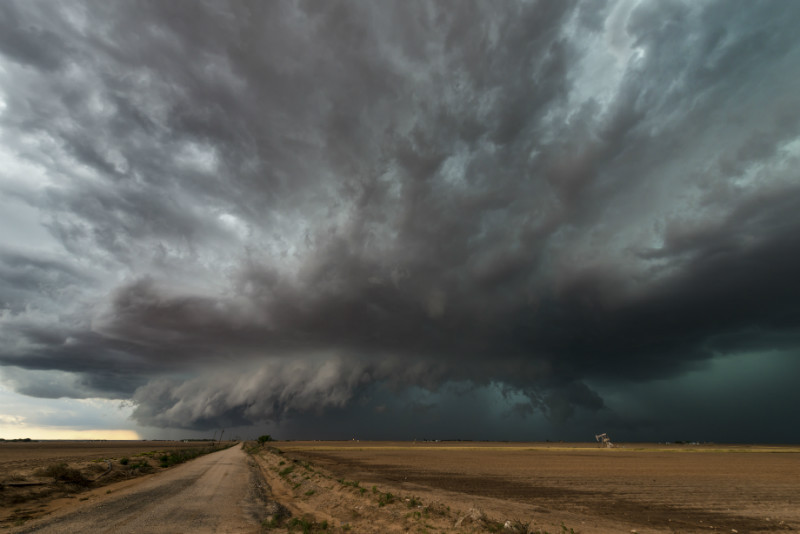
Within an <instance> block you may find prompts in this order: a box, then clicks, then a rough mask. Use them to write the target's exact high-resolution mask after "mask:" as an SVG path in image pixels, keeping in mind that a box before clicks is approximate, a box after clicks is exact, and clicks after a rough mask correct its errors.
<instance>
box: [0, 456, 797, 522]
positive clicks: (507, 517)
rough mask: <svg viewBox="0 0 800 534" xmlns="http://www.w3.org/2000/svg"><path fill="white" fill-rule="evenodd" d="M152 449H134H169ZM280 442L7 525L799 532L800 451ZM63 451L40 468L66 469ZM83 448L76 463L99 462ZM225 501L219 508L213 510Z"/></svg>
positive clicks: (99, 491) (56, 505)
mask: <svg viewBox="0 0 800 534" xmlns="http://www.w3.org/2000/svg"><path fill="white" fill-rule="evenodd" d="M150 444H152V443H147V444H140V445H141V448H139V449H137V450H139V451H142V452H148V451H149V450H150V451H151V450H156V449H157V448H158V449H161V450H164V449H165V447H164V446H163V445H164V442H158V447H157V448H156V447H149V446H148V445H150ZM186 445H187V444H183V443H181V444H176V446H177V447H179V448H183V447H185V446H186ZM273 445H277V446H279V447H280V449H277V448H275V447H266V446H257V445H255V444H253V443H250V444H247V446H245V447H244V449H245V450H246V451H248V452H250V453H251V455H250V457H249V458H250V459H249V460H247V458H245V456H244V455H243V454H242V451H241V450H240V449H239V448H238V447H237V448H236V452H230V453H225V454H224V455H222V454H219V453H217V454H213V455H209V456H204V457H201V458H200V459H198V460H193V461H192V462H189V464H185V465H183V466H178V467H175V468H171V469H169V470H166V471H165V472H163V473H159V472H158V471H159V470H156V472H155V474H153V475H147V476H143V477H140V478H138V479H135V480H129V481H124V482H118V483H115V484H110V485H108V486H105V487H103V488H95V489H90V490H89V491H84V492H83V493H79V494H77V495H74V496H72V498H71V499H69V498H66V499H65V498H61V499H56V500H50V501H48V500H47V499H41V500H38V501H31V502H28V503H26V504H25V505H24V506H22V507H20V508H17V512H15V513H16V515H14V514H11V515H10V516H9V513H6V512H8V510H5V512H4V513H6V518H7V521H6V523H5V524H0V527H7V526H8V525H9V524H10V522H9V521H11V520H13V519H14V518H15V517H16V521H18V522H19V523H21V524H23V526H21V528H20V529H19V531H21V532H34V531H39V529H43V530H41V531H42V532H45V531H52V532H67V531H70V532H79V531H81V532H82V531H106V530H107V531H109V532H112V531H113V532H117V531H119V532H123V531H126V532H127V531H129V532H154V533H155V532H167V531H169V532H175V531H190V530H191V531H193V532H253V533H255V532H301V531H302V532H327V533H331V532H336V533H340V532H365V533H385V532H398V533H399V532H415V533H420V534H422V533H432V532H468V533H469V532H474V533H477V532H503V533H504V534H505V533H508V534H514V533H519V532H533V533H540V534H541V533H545V532H550V533H553V534H554V533H556V532H566V533H569V532H579V533H582V534H589V533H596V532H599V533H605V532H625V533H628V532H637V533H642V534H644V533H655V532H659V533H660V532H732V533H737V532H738V533H744V532H781V531H784V532H785V531H792V532H797V531H800V530H798V528H799V527H800V497H798V496H800V448H796V447H795V448H792V447H721V446H706V447H702V446H701V447H687V446H671V447H666V446H655V445H652V446H647V445H637V446H632V445H631V446H627V447H624V448H617V449H610V450H607V449H598V448H596V447H591V446H589V445H571V444H569V445H563V444H560V445H553V444H550V445H546V444H508V443H506V444H498V443H479V444H476V443H463V442H462V443H419V444H414V443H358V442H342V443H334V442H306V443H303V442H279V443H275V444H273ZM61 449H62V450H61V451H60V452H59V453H58V455H56V457H55V458H54V457H53V456H52V455H51V456H49V457H48V456H47V455H44V454H42V455H39V457H38V458H37V459H35V460H30V461H31V462H34V464H35V465H38V466H40V467H41V466H42V465H47V464H49V463H52V462H53V460H54V459H55V460H56V461H58V460H62V459H64V458H66V457H67V456H66V455H65V454H64V451H63V447H62V448H61ZM119 450H121V449H120V448H117V449H115V451H114V452H115V453H116V452H118V451H119ZM76 451H78V452H75V451H73V452H71V453H69V454H71V455H73V457H79V458H83V459H84V460H86V459H87V458H89V457H91V456H86V455H85V454H84V453H85V452H86V451H80V450H79V449H76ZM125 455H127V456H129V457H131V458H133V453H132V451H131V450H125ZM107 456H112V455H110V454H108V452H105V451H104V452H103V454H101V455H99V456H97V457H107ZM121 456H122V454H115V455H113V457H115V458H119V457H121ZM210 457H215V458H213V459H212V458H210ZM204 459H205V460H204ZM36 462H39V463H38V464H36ZM247 462H249V463H250V464H252V467H253V468H256V467H257V468H258V469H257V470H256V471H254V470H253V469H249V470H248V469H245V468H244V467H243V466H244V465H245V464H246V463H247ZM112 463H113V462H112ZM25 465H26V466H27V467H26V468H31V466H32V465H33V464H25ZM73 465H80V462H78V463H75V464H73ZM95 465H97V464H95ZM113 465H114V466H115V472H116V470H117V468H118V467H119V466H118V465H117V464H116V463H114V464H113ZM6 474H8V472H7V471H6ZM8 490H9V488H8V487H6V488H5V491H8ZM226 499H227V500H226ZM215 500H219V502H220V503H222V504H220V505H219V506H216V507H213V506H210V505H209V506H206V503H211V502H212V501H214V502H215ZM20 511H21V512H20ZM20 513H29V514H30V515H31V516H35V515H39V516H42V515H44V517H42V518H40V519H38V520H33V521H27V519H29V518H28V517H23V516H21V515H20ZM97 518H100V519H97ZM74 520H78V521H84V523H80V522H78V523H69V521H74ZM143 520H144V523H142V521H143ZM179 520H180V521H183V523H180V522H179ZM86 521H95V523H91V524H90V523H89V522H86ZM98 521H99V522H98ZM37 525H38V526H37ZM70 525H71V526H70ZM67 527H69V528H68V529H67V530H64V529H65V528H67ZM84 527H86V528H84ZM101 527H102V528H101ZM123 527H124V528H123ZM128 527H130V528H128ZM189 527H191V528H189ZM48 528H49V529H50V530H47V529H48ZM70 529H72V530H70ZM87 529H88V530H87ZM98 529H99V530H98ZM109 529H110V530H109ZM120 529H121V530H120ZM126 529H127V530H126ZM187 529H188V530H187Z"/></svg>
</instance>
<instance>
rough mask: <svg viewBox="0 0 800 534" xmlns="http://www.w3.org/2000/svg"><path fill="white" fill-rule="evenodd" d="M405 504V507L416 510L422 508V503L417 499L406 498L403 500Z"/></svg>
mask: <svg viewBox="0 0 800 534" xmlns="http://www.w3.org/2000/svg"><path fill="white" fill-rule="evenodd" d="M403 500H404V501H405V503H406V506H408V507H409V508H416V507H417V506H422V501H421V500H420V499H419V498H418V497H406V498H405V499H403Z"/></svg>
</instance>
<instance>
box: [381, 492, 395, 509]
mask: <svg viewBox="0 0 800 534" xmlns="http://www.w3.org/2000/svg"><path fill="white" fill-rule="evenodd" d="M396 500H397V497H395V496H394V495H392V494H391V493H389V492H388V491H387V492H386V493H380V494H379V495H378V506H380V507H383V506H386V505H387V504H392V503H393V502H395V501H396Z"/></svg>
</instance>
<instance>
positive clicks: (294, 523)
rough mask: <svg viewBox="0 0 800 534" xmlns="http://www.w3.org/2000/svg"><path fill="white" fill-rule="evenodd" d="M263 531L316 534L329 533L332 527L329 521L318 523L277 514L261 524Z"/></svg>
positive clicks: (312, 519)
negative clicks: (273, 530)
mask: <svg viewBox="0 0 800 534" xmlns="http://www.w3.org/2000/svg"><path fill="white" fill-rule="evenodd" d="M261 527H262V529H263V530H267V531H269V530H272V529H286V531H287V532H302V533H303V534H314V533H318V532H328V531H329V529H330V526H329V525H328V521H327V520H325V521H322V522H319V523H318V522H317V521H316V520H315V519H314V518H313V517H309V516H305V517H292V518H289V517H288V515H286V514H276V515H273V516H271V517H270V518H269V519H267V520H265V521H263V522H262V523H261Z"/></svg>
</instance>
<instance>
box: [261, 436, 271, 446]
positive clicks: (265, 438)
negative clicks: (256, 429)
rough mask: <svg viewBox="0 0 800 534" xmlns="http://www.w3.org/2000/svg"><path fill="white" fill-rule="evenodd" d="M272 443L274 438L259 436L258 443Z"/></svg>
mask: <svg viewBox="0 0 800 534" xmlns="http://www.w3.org/2000/svg"><path fill="white" fill-rule="evenodd" d="M268 441H272V436H270V435H269V434H264V435H263V436H258V442H259V443H260V444H261V445H263V444H264V443H266V442H268Z"/></svg>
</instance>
